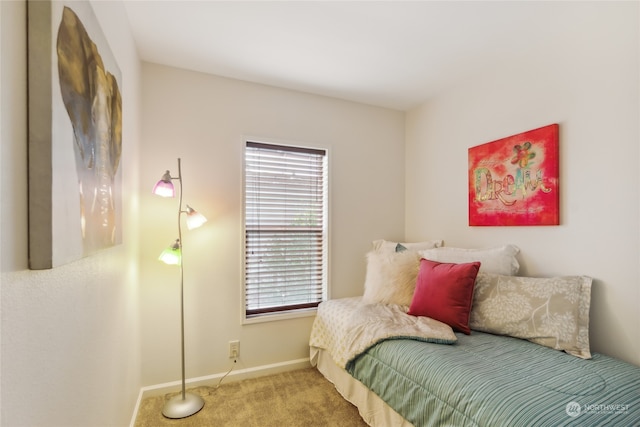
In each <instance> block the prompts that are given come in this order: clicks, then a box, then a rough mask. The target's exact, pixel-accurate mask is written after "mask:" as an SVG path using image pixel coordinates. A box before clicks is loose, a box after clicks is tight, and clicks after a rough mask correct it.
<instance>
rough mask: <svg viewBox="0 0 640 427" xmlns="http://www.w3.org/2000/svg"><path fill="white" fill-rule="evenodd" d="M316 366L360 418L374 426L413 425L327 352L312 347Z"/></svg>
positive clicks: (406, 426)
mask: <svg viewBox="0 0 640 427" xmlns="http://www.w3.org/2000/svg"><path fill="white" fill-rule="evenodd" d="M312 353H314V359H315V362H316V368H317V369H318V371H320V373H321V374H322V375H324V377H325V378H326V379H327V380H329V381H330V382H331V383H333V385H334V386H335V388H336V390H338V392H339V393H340V394H341V395H342V397H344V398H345V400H347V401H348V402H351V403H352V404H353V405H355V406H356V407H357V408H358V411H359V412H360V416H361V417H362V419H363V420H364V421H365V422H366V423H367V424H369V425H370V426H374V427H413V424H411V423H410V422H409V421H407V420H405V419H404V418H402V416H400V415H399V414H398V413H397V412H396V411H394V410H393V409H392V408H391V407H390V406H389V405H387V404H386V403H385V402H384V401H383V400H382V399H380V398H379V397H378V395H376V394H375V393H373V392H372V391H371V390H369V389H368V388H367V387H366V386H365V385H364V384H362V383H361V382H360V381H358V380H356V379H355V378H353V377H352V376H351V375H350V374H349V373H348V372H347V371H345V370H344V369H342V368H341V367H339V366H338V365H336V363H335V362H334V361H333V359H332V358H331V356H330V355H329V353H327V352H326V351H325V350H323V349H319V348H313V349H312Z"/></svg>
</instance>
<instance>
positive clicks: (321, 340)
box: [309, 297, 457, 368]
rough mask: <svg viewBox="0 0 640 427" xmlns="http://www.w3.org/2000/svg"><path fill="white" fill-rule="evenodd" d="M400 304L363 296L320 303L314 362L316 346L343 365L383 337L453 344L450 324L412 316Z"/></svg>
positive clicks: (313, 342)
mask: <svg viewBox="0 0 640 427" xmlns="http://www.w3.org/2000/svg"><path fill="white" fill-rule="evenodd" d="M406 311H407V309H406V307H403V306H398V305H387V304H366V303H364V302H362V297H355V298H342V299H336V300H329V301H325V302H323V303H321V304H320V305H319V306H318V314H317V316H316V319H315V321H314V323H313V328H312V329H311V338H310V340H309V346H310V347H311V350H310V351H311V354H310V356H311V364H312V365H314V366H315V364H316V358H317V348H322V349H325V350H327V351H329V353H330V354H331V356H332V358H333V360H334V361H335V362H336V364H337V365H338V366H340V367H341V368H346V366H347V363H348V362H349V361H351V360H352V359H354V358H355V357H356V356H358V355H359V354H361V353H362V352H364V351H366V350H367V349H368V348H370V347H371V346H373V345H375V344H377V343H378V342H380V341H383V340H386V339H391V338H412V339H417V340H422V341H428V342H434V343H441V344H453V343H455V342H456V340H457V338H456V336H455V334H454V333H453V330H452V329H451V327H450V326H449V325H447V324H445V323H442V322H439V321H437V320H434V319H431V318H429V317H419V316H410V315H408V314H407V313H406Z"/></svg>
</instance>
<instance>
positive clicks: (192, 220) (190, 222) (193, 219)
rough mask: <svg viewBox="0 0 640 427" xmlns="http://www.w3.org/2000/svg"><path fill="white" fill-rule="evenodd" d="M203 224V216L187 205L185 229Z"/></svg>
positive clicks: (191, 228) (205, 219) (204, 219)
mask: <svg viewBox="0 0 640 427" xmlns="http://www.w3.org/2000/svg"><path fill="white" fill-rule="evenodd" d="M205 222H207V218H205V217H204V215H202V214H201V213H199V212H198V211H196V210H195V209H193V208H192V207H191V206H189V205H187V228H188V229H189V230H193V229H194V228H198V227H200V226H201V225H202V224H204V223H205Z"/></svg>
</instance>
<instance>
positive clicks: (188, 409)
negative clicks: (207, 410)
mask: <svg viewBox="0 0 640 427" xmlns="http://www.w3.org/2000/svg"><path fill="white" fill-rule="evenodd" d="M203 406H204V399H202V397H200V396H198V395H196V394H192V393H185V395H184V399H183V398H182V393H180V394H179V395H177V396H174V397H172V398H171V399H169V401H168V402H167V403H165V405H164V408H162V415H164V416H165V417H167V418H186V417H188V416H191V415H193V414H195V413H196V412H198V411H199V410H200V409H202V407H203Z"/></svg>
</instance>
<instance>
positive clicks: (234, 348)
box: [229, 341, 240, 359]
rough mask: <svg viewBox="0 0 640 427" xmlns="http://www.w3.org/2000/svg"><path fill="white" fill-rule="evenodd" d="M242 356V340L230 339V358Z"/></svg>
mask: <svg viewBox="0 0 640 427" xmlns="http://www.w3.org/2000/svg"><path fill="white" fill-rule="evenodd" d="M238 357H240V341H229V359H237V358H238Z"/></svg>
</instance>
